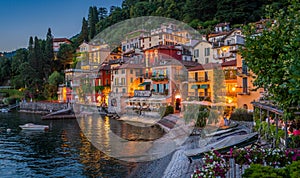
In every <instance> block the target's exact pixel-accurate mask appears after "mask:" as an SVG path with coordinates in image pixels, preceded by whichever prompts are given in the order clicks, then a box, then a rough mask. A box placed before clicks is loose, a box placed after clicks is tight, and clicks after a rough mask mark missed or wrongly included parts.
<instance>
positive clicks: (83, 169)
mask: <svg viewBox="0 0 300 178" xmlns="http://www.w3.org/2000/svg"><path fill="white" fill-rule="evenodd" d="M28 122H32V123H36V124H44V125H50V126H51V128H50V130H49V131H47V132H44V131H41V132H32V131H31V132H30V131H24V130H20V129H19V128H18V126H19V125H21V124H25V123H28ZM102 122H103V123H102ZM82 123H86V122H84V121H83V122H82ZM88 124H91V125H93V124H95V125H99V124H103V125H104V128H105V129H104V130H102V131H103V132H102V133H103V138H106V139H107V138H108V134H107V133H105V130H110V126H111V122H110V121H109V120H89V121H88ZM83 126H84V125H83ZM113 127H114V126H113ZM119 127H120V126H116V128H119ZM7 128H11V129H12V131H11V132H10V133H8V132H6V129H7ZM105 135H106V136H105ZM136 166H137V164H132V163H130V164H129V163H127V162H123V161H119V160H116V159H114V158H111V157H109V156H107V155H105V154H104V153H102V152H101V151H99V150H98V149H97V148H95V147H94V146H93V145H92V144H91V143H90V142H89V141H88V140H87V138H86V137H85V135H84V134H83V133H82V132H81V130H80V128H79V126H78V123H77V121H76V120H55V121H43V120H41V118H40V116H38V115H30V114H22V113H5V114H4V113H0V172H1V177H26V176H29V177H125V176H126V175H128V174H129V173H130V172H131V171H132V169H133V168H135V167H136Z"/></svg>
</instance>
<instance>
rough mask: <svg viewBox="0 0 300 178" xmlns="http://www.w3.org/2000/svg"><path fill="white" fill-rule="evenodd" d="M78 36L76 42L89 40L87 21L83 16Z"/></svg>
mask: <svg viewBox="0 0 300 178" xmlns="http://www.w3.org/2000/svg"><path fill="white" fill-rule="evenodd" d="M78 38H79V40H78V44H81V43H82V42H84V41H86V42H88V41H89V30H88V22H87V20H86V19H85V18H84V17H83V19H82V26H81V32H80V35H79V37H78Z"/></svg>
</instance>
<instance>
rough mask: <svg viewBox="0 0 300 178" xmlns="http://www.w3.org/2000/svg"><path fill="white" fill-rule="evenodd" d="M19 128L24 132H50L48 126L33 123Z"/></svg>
mask: <svg viewBox="0 0 300 178" xmlns="http://www.w3.org/2000/svg"><path fill="white" fill-rule="evenodd" d="M19 127H20V128H21V129H23V130H48V129H49V126H48V125H37V124H33V123H27V124H24V125H19Z"/></svg>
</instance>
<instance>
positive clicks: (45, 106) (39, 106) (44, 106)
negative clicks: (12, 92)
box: [19, 102, 68, 114]
mask: <svg viewBox="0 0 300 178" xmlns="http://www.w3.org/2000/svg"><path fill="white" fill-rule="evenodd" d="M66 108H68V104H67V103H50V102H26V103H24V102H21V103H20V111H19V112H27V113H38V114H48V113H50V112H55V111H58V110H61V109H66Z"/></svg>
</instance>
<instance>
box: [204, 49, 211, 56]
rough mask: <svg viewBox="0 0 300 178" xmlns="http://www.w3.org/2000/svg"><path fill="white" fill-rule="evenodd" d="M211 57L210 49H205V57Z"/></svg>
mask: <svg viewBox="0 0 300 178" xmlns="http://www.w3.org/2000/svg"><path fill="white" fill-rule="evenodd" d="M209 55H210V48H205V49H204V56H209Z"/></svg>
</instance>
